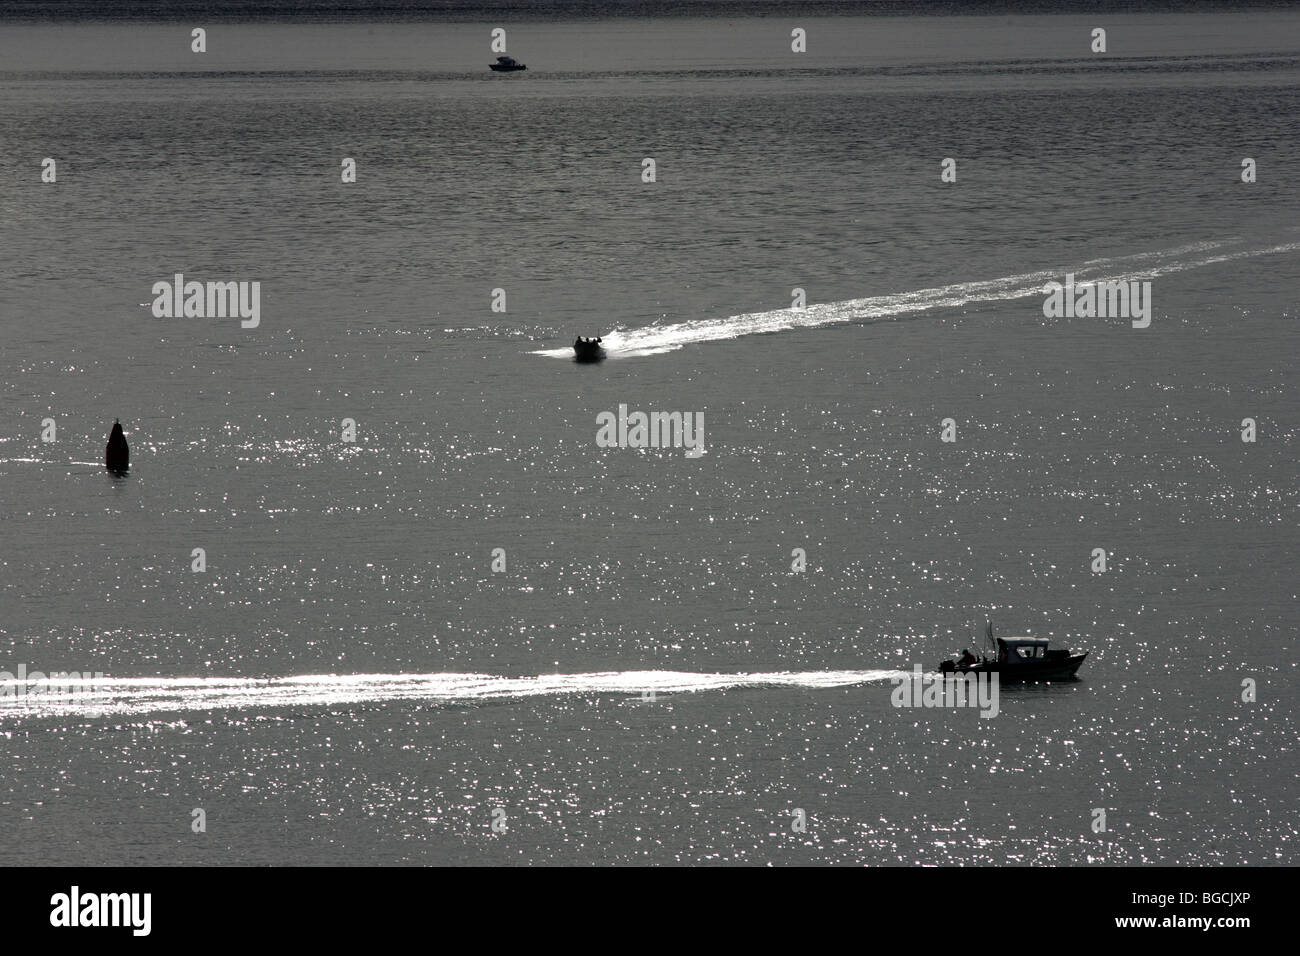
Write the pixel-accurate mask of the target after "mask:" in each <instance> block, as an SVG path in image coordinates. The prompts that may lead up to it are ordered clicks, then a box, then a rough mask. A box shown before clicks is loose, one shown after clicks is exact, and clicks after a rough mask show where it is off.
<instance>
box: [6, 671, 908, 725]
mask: <svg viewBox="0 0 1300 956" xmlns="http://www.w3.org/2000/svg"><path fill="white" fill-rule="evenodd" d="M904 673H905V672H902V671H893V670H867V671H804V672H791V671H778V672H773V673H766V674H762V673H760V674H695V673H687V672H679V671H615V672H607V673H596V674H543V675H540V676H537V677H496V676H493V675H490V674H350V675H330V674H313V675H307V676H302V677H281V678H274V679H269V680H258V679H252V678H232V677H125V678H112V677H86V678H75V679H66V680H65V679H61V678H60V677H59V675H53V676H52V677H45V678H42V679H40V680H17V679H13V678H11V679H9V680H4V681H0V725H3V723H4V722H6V721H11V720H15V719H22V718H24V717H33V716H84V717H93V716H100V715H138V714H165V713H180V712H186V711H211V710H226V709H232V708H249V709H257V710H266V709H270V708H283V707H307V706H327V707H328V706H338V705H349V704H369V703H381V702H384V701H394V700H413V701H431V702H442V703H473V702H476V701H493V700H512V699H521V698H527V697H547V696H562V695H571V694H581V695H593V694H594V695H603V694H609V695H626V696H629V697H632V696H641V695H645V694H647V692H654V693H655V694H681V693H692V692H699V691H719V690H734V689H738V688H761V687H769V688H770V687H801V688H808V689H817V688H828V687H844V686H850V685H854V684H868V683H875V682H879V681H885V680H888V679H890V678H892V677H897V676H899V675H901V674H904Z"/></svg>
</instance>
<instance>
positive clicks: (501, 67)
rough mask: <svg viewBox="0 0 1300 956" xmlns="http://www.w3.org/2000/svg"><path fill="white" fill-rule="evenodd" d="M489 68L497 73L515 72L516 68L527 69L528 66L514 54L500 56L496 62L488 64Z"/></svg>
mask: <svg viewBox="0 0 1300 956" xmlns="http://www.w3.org/2000/svg"><path fill="white" fill-rule="evenodd" d="M488 69H490V70H492V71H493V72H495V73H513V72H515V71H516V70H526V69H528V67H527V66H526V65H525V64H523V63H520V62H519V61H518V60H516V59H515V58H514V57H513V56H499V57H497V61H496V62H495V63H489V64H488Z"/></svg>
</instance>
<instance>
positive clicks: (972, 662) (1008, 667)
mask: <svg viewBox="0 0 1300 956" xmlns="http://www.w3.org/2000/svg"><path fill="white" fill-rule="evenodd" d="M985 635H986V638H987V640H988V642H989V643H990V644H992V645H994V646H996V648H997V654H996V656H995V657H992V658H990V657H985V656H980V657H975V656H974V655H973V654H971V653H970V652H969V651H967V652H966V654H965V655H964V656H963V658H962V659H961V660H957V661H953V660H947V661H943V662H942V663H941V664H940V665H939V673H940V674H997V675H998V681H999V682H1001V683H1004V684H1014V683H1026V682H1031V681H1063V680H1077V679H1078V677H1077V672H1078V670H1079V667H1080V666H1081V665H1082V664H1083V660H1084V658H1085V657H1087V656H1088V652H1087V651H1084V652H1083V653H1082V654H1071V653H1070V652H1069V651H1068V650H1063V649H1061V648H1053V647H1049V646H1048V645H1049V643H1050V642H1049V641H1047V639H1046V638H1038V637H999V638H996V639H995V638H994V637H993V624H992V622H989V624H988V625H987V626H986V628H985Z"/></svg>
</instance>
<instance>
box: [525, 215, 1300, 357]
mask: <svg viewBox="0 0 1300 956" xmlns="http://www.w3.org/2000/svg"><path fill="white" fill-rule="evenodd" d="M1238 241H1239V240H1228V239H1224V240H1208V241H1205V242H1198V243H1194V244H1191V245H1187V246H1180V247H1178V248H1176V249H1167V250H1161V251H1157V252H1143V253H1138V254H1136V255H1131V256H1119V257H1115V258H1111V259H1094V260H1091V261H1089V262H1086V263H1084V264H1083V265H1080V266H1077V267H1072V268H1068V269H1051V270H1041V271H1038V272H1027V273H1022V274H1020V275H1013V276H1003V277H1002V278H998V279H985V280H981V281H978V282H958V283H954V284H952V285H946V286H939V287H937V288H932V289H917V290H915V291H912V292H898V293H893V294H890V295H881V296H871V297H868V298H865V299H848V300H845V301H843V302H826V303H820V304H815V305H810V306H808V307H807V308H805V309H774V310H772V311H770V312H746V313H743V314H741V315H733V316H729V317H727V318H722V319H699V320H695V321H691V322H679V323H676V324H674V325H660V326H651V327H649V328H644V329H631V330H626V331H624V330H615V331H613V332H610V333H608V334H607V335H605V336H604V339H605V341H604V345H605V350H606V352H607V353H608V354H609V356H610V357H611V358H629V357H640V356H646V355H657V354H661V353H664V352H670V351H673V350H675V349H680V348H682V347H683V346H686V345H693V344H696V343H700V342H716V341H721V340H725V339H734V338H739V337H740V336H742V335H760V334H764V333H770V332H785V331H789V330H792V329H812V328H818V327H820V326H825V325H840V324H845V323H849V322H880V321H887V320H892V319H897V318H899V317H901V316H905V315H912V314H915V313H918V312H928V311H930V310H932V309H946V308H957V307H960V306H965V305H971V304H973V303H978V302H998V301H1010V300H1012V299H1022V298H1027V297H1029V296H1035V295H1042V294H1043V286H1044V285H1045V284H1046V283H1047V282H1051V281H1062V280H1063V279H1064V278H1065V274H1066V272H1074V273H1075V275H1076V279H1075V284H1076V286H1077V285H1082V284H1085V283H1088V282H1107V281H1118V280H1121V279H1149V278H1153V277H1156V276H1162V275H1167V274H1169V273H1174V272H1186V271H1188V270H1190V269H1199V268H1202V267H1204V266H1208V265H1215V264H1218V263H1222V262H1230V261H1233V260H1236V259H1249V258H1254V257H1256V256H1266V255H1276V254H1279V253H1284V252H1294V251H1296V250H1297V249H1300V243H1297V242H1291V243H1285V244H1282V245H1273V246H1268V247H1265V248H1254V249H1239V250H1235V251H1224V247H1226V246H1229V245H1232V244H1233V243H1235V242H1238ZM1093 273H1097V274H1093ZM1082 274H1088V275H1087V276H1084V275H1082ZM532 354H534V355H544V356H547V357H549V358H568V359H571V358H573V349H572V348H570V347H566V348H559V349H539V350H536V351H534V352H533V353H532Z"/></svg>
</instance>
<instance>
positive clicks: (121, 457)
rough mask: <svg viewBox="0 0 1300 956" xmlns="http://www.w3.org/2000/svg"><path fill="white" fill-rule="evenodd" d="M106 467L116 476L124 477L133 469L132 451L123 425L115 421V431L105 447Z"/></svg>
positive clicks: (110, 435)
mask: <svg viewBox="0 0 1300 956" xmlns="http://www.w3.org/2000/svg"><path fill="white" fill-rule="evenodd" d="M104 467H106V468H107V469H108V470H109V471H110V472H111V473H113V474H114V475H124V474H126V472H127V469H129V468H130V467H131V449H130V448H128V447H127V444H126V435H125V434H124V433H123V432H122V423H121V422H120V421H118V420H117V419H113V430H112V432H110V433H109V436H108V444H107V445H105V446H104Z"/></svg>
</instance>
